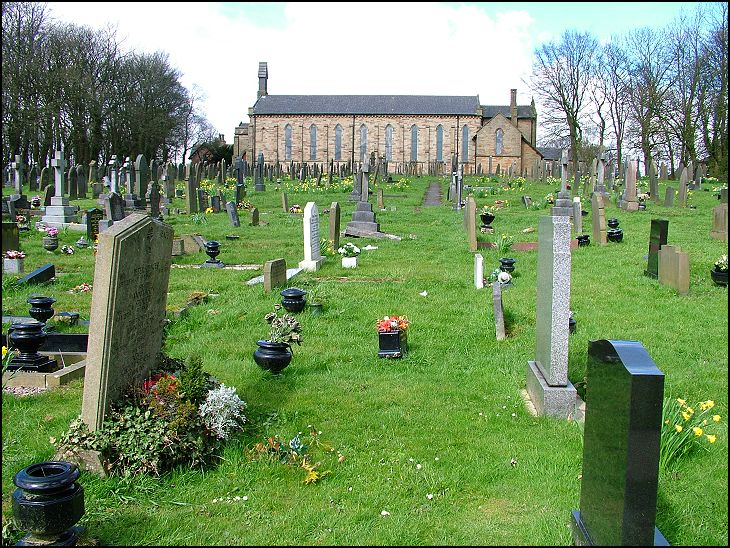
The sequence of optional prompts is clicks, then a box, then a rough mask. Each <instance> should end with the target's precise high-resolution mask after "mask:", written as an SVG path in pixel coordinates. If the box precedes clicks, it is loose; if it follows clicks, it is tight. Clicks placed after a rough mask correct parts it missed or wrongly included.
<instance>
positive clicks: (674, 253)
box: [658, 245, 689, 295]
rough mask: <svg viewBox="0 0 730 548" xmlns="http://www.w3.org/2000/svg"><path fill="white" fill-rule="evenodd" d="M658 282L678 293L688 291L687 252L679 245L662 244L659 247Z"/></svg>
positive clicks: (684, 293) (685, 293) (681, 293)
mask: <svg viewBox="0 0 730 548" xmlns="http://www.w3.org/2000/svg"><path fill="white" fill-rule="evenodd" d="M658 274H659V283H660V284H661V285H667V286H669V287H671V288H673V289H675V290H676V291H677V293H679V294H680V295H687V294H688V293H689V254H687V253H685V252H682V250H681V249H680V248H679V246H675V245H664V246H662V247H661V249H659V273H658Z"/></svg>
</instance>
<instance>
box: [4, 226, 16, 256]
mask: <svg viewBox="0 0 730 548" xmlns="http://www.w3.org/2000/svg"><path fill="white" fill-rule="evenodd" d="M2 249H3V251H2V252H3V253H5V252H6V251H11V250H12V251H20V229H19V228H18V223H6V222H4V221H3V231H2Z"/></svg>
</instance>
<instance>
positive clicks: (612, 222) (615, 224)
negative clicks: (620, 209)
mask: <svg viewBox="0 0 730 548" xmlns="http://www.w3.org/2000/svg"><path fill="white" fill-rule="evenodd" d="M606 223H607V224H608V228H618V219H616V218H611V219H609V220H608V221H606Z"/></svg>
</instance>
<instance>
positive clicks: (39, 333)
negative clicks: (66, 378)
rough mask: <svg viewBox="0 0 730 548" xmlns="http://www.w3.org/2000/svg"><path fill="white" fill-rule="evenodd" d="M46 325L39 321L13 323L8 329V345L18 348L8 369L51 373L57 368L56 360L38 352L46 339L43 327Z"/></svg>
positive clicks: (46, 335)
mask: <svg viewBox="0 0 730 548" xmlns="http://www.w3.org/2000/svg"><path fill="white" fill-rule="evenodd" d="M45 326H46V324H44V323H40V322H28V323H15V324H12V326H11V327H12V330H10V329H8V340H9V341H10V343H11V344H10V345H8V346H11V345H12V347H14V348H17V349H18V355H17V356H15V357H14V358H13V359H12V360H11V361H10V365H8V371H15V370H16V369H22V370H23V371H35V372H38V373H51V372H53V371H56V370H57V369H58V362H57V361H56V360H54V359H51V358H49V357H48V356H44V355H42V354H40V353H39V352H38V349H39V348H40V347H41V346H43V344H44V343H45V342H46V339H48V334H47V333H46V331H45V330H44V329H43V328H44V327H45Z"/></svg>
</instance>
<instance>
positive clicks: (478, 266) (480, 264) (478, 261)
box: [474, 253, 484, 289]
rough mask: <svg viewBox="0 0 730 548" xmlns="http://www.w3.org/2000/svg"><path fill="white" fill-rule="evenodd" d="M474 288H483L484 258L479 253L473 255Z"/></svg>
mask: <svg viewBox="0 0 730 548" xmlns="http://www.w3.org/2000/svg"><path fill="white" fill-rule="evenodd" d="M474 287H476V288H477V289H482V288H483V287H484V257H483V256H482V254H481V253H477V254H476V255H474Z"/></svg>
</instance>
